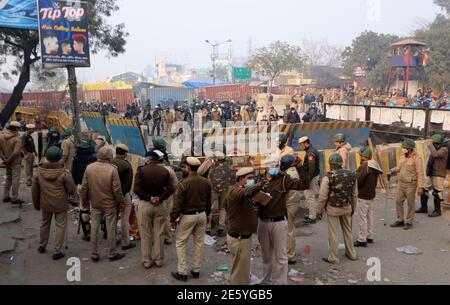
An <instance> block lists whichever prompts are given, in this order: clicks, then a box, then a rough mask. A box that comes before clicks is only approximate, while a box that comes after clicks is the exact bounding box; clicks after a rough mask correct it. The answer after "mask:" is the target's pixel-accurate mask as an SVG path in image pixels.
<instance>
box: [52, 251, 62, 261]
mask: <svg viewBox="0 0 450 305" xmlns="http://www.w3.org/2000/svg"><path fill="white" fill-rule="evenodd" d="M63 257H64V253H62V252H58V253H54V254H53V260H54V261H57V260H59V259H61V258H63Z"/></svg>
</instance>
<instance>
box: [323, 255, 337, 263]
mask: <svg viewBox="0 0 450 305" xmlns="http://www.w3.org/2000/svg"><path fill="white" fill-rule="evenodd" d="M322 260H323V261H324V262H325V263H328V264H333V265H334V264H335V262H332V261H330V260H329V259H328V257H322Z"/></svg>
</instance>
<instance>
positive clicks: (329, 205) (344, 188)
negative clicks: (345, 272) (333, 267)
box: [317, 154, 358, 264]
mask: <svg viewBox="0 0 450 305" xmlns="http://www.w3.org/2000/svg"><path fill="white" fill-rule="evenodd" d="M329 162H330V168H331V171H330V172H329V173H328V174H327V175H326V176H325V177H324V178H323V179H322V183H321V185H320V194H319V200H318V206H317V218H319V219H321V218H322V213H323V211H324V210H325V211H326V213H327V219H328V244H329V248H330V254H329V255H328V257H324V258H322V259H323V260H324V261H325V262H327V263H330V264H339V253H338V246H339V239H338V228H339V226H340V227H341V230H342V234H343V236H344V243H345V255H346V256H347V258H348V259H350V260H356V259H357V258H356V251H355V248H354V247H353V241H352V239H353V238H352V217H353V214H354V212H355V208H356V203H357V199H358V197H357V195H358V188H357V184H356V175H355V174H354V173H352V172H350V171H348V170H345V169H343V168H342V165H343V163H344V160H342V157H341V156H340V155H339V154H333V155H331V157H330V160H329Z"/></svg>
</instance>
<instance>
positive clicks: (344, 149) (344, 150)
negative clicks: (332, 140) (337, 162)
mask: <svg viewBox="0 0 450 305" xmlns="http://www.w3.org/2000/svg"><path fill="white" fill-rule="evenodd" d="M351 150H352V146H351V145H350V144H349V143H345V144H343V145H342V146H340V147H337V148H336V153H338V154H340V155H341V157H342V160H343V161H344V163H343V164H342V168H343V169H346V170H350V162H349V157H348V155H349V153H350V151H351Z"/></svg>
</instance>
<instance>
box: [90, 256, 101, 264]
mask: <svg viewBox="0 0 450 305" xmlns="http://www.w3.org/2000/svg"><path fill="white" fill-rule="evenodd" d="M91 260H92V262H94V263H98V261H99V260H100V257H99V256H91Z"/></svg>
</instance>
